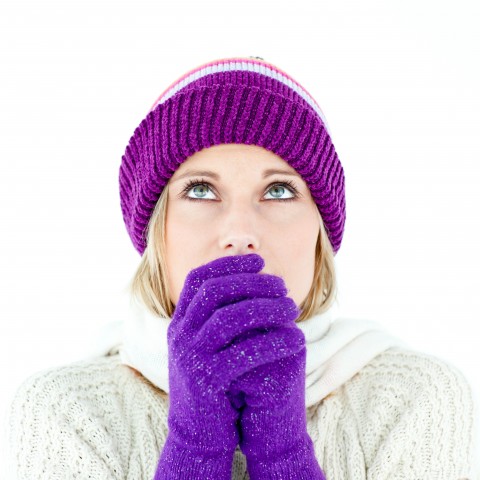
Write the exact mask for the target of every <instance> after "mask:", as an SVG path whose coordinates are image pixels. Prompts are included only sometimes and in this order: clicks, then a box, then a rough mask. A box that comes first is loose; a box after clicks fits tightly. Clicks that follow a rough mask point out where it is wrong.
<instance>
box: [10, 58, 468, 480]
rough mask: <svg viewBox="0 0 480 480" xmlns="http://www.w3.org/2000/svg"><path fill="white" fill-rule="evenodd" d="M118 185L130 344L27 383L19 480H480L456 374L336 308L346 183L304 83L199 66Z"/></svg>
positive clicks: (17, 437)
mask: <svg viewBox="0 0 480 480" xmlns="http://www.w3.org/2000/svg"><path fill="white" fill-rule="evenodd" d="M119 180H120V191H121V208H122V213H123V218H124V221H125V225H126V227H127V231H128V233H129V235H130V238H131V240H132V243H133V245H134V246H135V248H136V249H137V251H138V252H139V253H140V255H142V260H141V263H140V266H139V268H138V270H137V273H136V275H135V277H134V279H133V282H132V292H133V294H134V295H133V298H132V300H133V301H132V302H131V305H130V307H131V310H130V314H129V316H128V318H127V319H126V321H125V324H124V330H123V338H122V341H121V342H120V344H119V345H118V348H107V350H108V351H106V352H105V355H103V356H99V357H96V358H93V359H89V360H86V361H84V362H78V363H76V364H74V365H69V366H66V367H65V368H61V369H55V370H51V371H48V372H41V373H39V374H37V375H35V376H33V377H31V378H30V379H29V380H28V381H27V382H25V383H24V385H22V387H21V388H20V390H19V391H18V393H17V396H16V399H15V401H14V403H13V405H12V415H11V442H12V445H13V453H14V459H15V460H14V461H15V465H16V470H17V471H18V478H20V479H27V478H35V479H38V478H49V479H50V478H94V479H106V478H113V479H156V480H159V479H187V478H188V479H227V478H228V479H230V478H234V479H240V478H242V479H243V478H251V479H277V478H278V479H279V478H284V479H304V478H305V479H307V478H308V479H310V480H312V479H325V478H327V479H335V480H338V479H347V478H348V479H367V478H368V479H378V480H380V479H382V480H383V479H384V480H386V479H392V480H393V479H417V478H418V479H420V478H421V479H429V478H430V479H436V480H438V479H445V480H447V479H448V480H451V479H461V478H473V475H474V472H473V455H474V440H473V438H474V433H473V401H472V395H471V391H470V388H469V386H468V385H467V383H466V381H465V379H464V377H463V375H462V374H461V373H460V372H459V371H458V370H456V369H455V368H454V367H452V366H450V365H447V364H446V363H444V362H442V361H441V360H439V359H436V358H434V357H431V356H429V355H425V354H422V353H419V352H414V351H411V350H409V349H408V348H406V347H405V346H404V345H403V344H402V342H400V341H399V340H397V339H395V338H392V337H390V336H389V335H387V334H386V333H384V332H382V331H381V329H380V328H378V326H376V325H375V324H374V323H372V322H367V321H360V320H351V319H345V318H338V317H337V315H336V313H335V295H336V281H335V267H334V255H335V254H336V253H337V252H338V250H339V248H340V245H341V241H342V238H343V232H344V226H345V219H346V214H345V183H344V172H343V168H342V165H341V164H340V161H339V158H338V156H337V153H336V150H335V147H334V145H333V143H332V140H331V137H330V132H329V127H328V125H327V122H326V119H325V117H324V115H323V113H322V111H321V109H320V108H319V106H318V105H317V103H316V102H315V101H314V100H313V99H312V97H311V96H310V95H309V94H308V92H306V90H305V89H304V88H303V87H302V86H301V85H300V84H299V83H298V82H297V81H295V80H294V79H293V78H291V77H290V76H289V75H287V74H286V73H285V72H283V71H281V70H280V69H278V68H277V67H275V66H274V65H271V64H269V63H267V62H265V61H263V60H262V59H259V58H254V57H249V58H232V59H222V60H217V61H214V62H210V63H209V64H205V65H202V66H200V67H198V68H195V69H194V70H192V71H190V72H188V73H187V74H185V75H184V76H182V77H181V78H179V79H178V80H177V81H175V82H174V83H173V84H172V85H170V87H169V88H168V89H167V90H165V91H164V92H163V94H162V95H161V96H160V97H159V99H158V100H157V101H156V102H155V103H154V105H153V106H152V108H151V110H150V112H149V113H148V115H147V116H146V117H145V118H144V120H143V121H142V122H141V123H140V125H139V126H138V127H137V129H136V130H135V132H134V134H133V136H132V137H131V139H130V142H129V144H128V146H127V148H126V151H125V155H124V156H123V157H122V164H121V166H120V175H119ZM111 346H112V347H113V345H111Z"/></svg>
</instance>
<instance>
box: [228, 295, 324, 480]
mask: <svg viewBox="0 0 480 480" xmlns="http://www.w3.org/2000/svg"><path fill="white" fill-rule="evenodd" d="M292 303H293V300H292ZM288 311H289V312H290V313H289V315H290V317H289V320H290V323H289V325H290V327H291V328H290V329H286V330H284V334H283V339H282V343H281V346H279V345H278V344H277V343H275V342H272V348H273V349H277V348H285V346H287V345H292V347H293V345H295V346H298V332H300V333H301V335H302V338H303V342H302V345H301V347H300V348H299V349H298V348H297V349H296V352H295V353H294V354H292V355H290V356H288V357H284V358H282V359H280V360H278V361H274V362H271V363H268V364H264V365H261V366H260V367H257V368H255V369H253V370H251V371H249V372H247V373H245V374H244V375H242V376H241V377H240V378H239V379H238V380H237V381H235V382H233V384H232V387H231V392H230V394H231V396H232V398H234V399H235V400H236V402H237V407H240V410H241V418H240V425H241V427H240V430H241V432H240V438H241V440H240V448H241V449H242V451H243V453H244V454H245V456H246V459H247V467H248V473H249V476H250V478H251V480H257V479H262V480H267V479H279V478H282V479H295V480H299V479H306V480H307V479H308V480H325V475H324V473H323V472H322V470H321V468H320V466H319V464H318V462H317V460H316V458H315V452H314V449H313V442H312V440H311V438H310V436H309V435H308V433H307V419H306V406H305V368H306V357H307V351H306V346H305V337H304V335H303V332H302V331H301V330H300V329H299V328H298V326H297V325H296V323H295V320H296V318H297V317H298V315H295V314H294V309H293V308H290V309H289V310H288ZM272 314H274V313H273V312H272ZM241 401H242V402H244V404H245V405H244V406H243V407H242V406H241V405H240V402H241Z"/></svg>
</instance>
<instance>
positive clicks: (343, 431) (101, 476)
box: [9, 347, 477, 480]
mask: <svg viewBox="0 0 480 480" xmlns="http://www.w3.org/2000/svg"><path fill="white" fill-rule="evenodd" d="M473 412H474V406H473V399H472V393H471V390H470V387H469V386H468V384H467V382H466V380H465V377H464V376H463V374H462V373H460V372H459V371H458V370H457V369H456V368H455V367H453V366H451V365H449V364H447V363H446V362H444V361H442V360H439V359H437V358H435V357H432V356H430V355H427V354H423V353H418V352H414V351H411V350H407V349H404V348H398V347H397V348H392V349H390V350H387V351H385V352H383V353H381V354H379V355H378V356H377V357H375V358H374V359H373V360H372V361H371V362H369V363H368V364H367V365H366V366H365V367H363V368H362V369H361V370H360V372H359V373H357V374H356V375H355V376H354V377H353V378H351V379H350V380H349V381H347V382H346V383H345V384H343V385H342V386H341V387H340V388H338V389H337V390H336V391H334V392H333V393H332V394H330V395H328V396H327V397H326V398H325V399H324V400H323V401H321V402H319V403H317V404H316V405H313V406H312V407H309V408H308V409H307V431H308V433H309V435H310V437H311V438H312V441H313V443H314V447H315V455H316V456H317V459H318V461H319V463H320V465H322V468H323V470H324V472H325V474H326V477H327V479H334V480H342V479H355V480H362V479H365V480H367V479H368V480H400V479H405V480H407V479H408V480H414V479H422V480H428V479H431V480H458V479H464V478H469V479H473V478H475V479H476V478H477V477H475V476H474V474H473V472H472V471H471V469H472V463H473ZM167 417H168V396H167V395H164V394H163V393H162V392H161V391H160V390H159V389H158V388H156V387H154V386H153V385H152V384H151V383H150V382H149V381H148V380H146V379H145V378H144V377H143V376H142V375H140V374H139V373H138V372H136V371H135V370H133V369H132V368H130V367H128V366H126V365H124V364H122V363H121V361H120V358H119V356H118V354H115V355H112V356H109V357H101V358H98V359H95V360H93V361H83V362H77V363H75V364H71V365H68V366H65V367H61V368H55V369H50V370H47V371H43V372H39V373H37V374H35V375H33V376H32V377H30V378H29V379H27V380H26V381H25V382H24V383H23V384H22V386H21V387H20V388H19V390H18V391H17V393H16V396H15V398H14V401H13V403H12V405H11V414H10V425H9V437H10V445H11V448H12V450H11V461H12V465H13V467H14V468H15V469H16V470H17V472H18V474H17V475H18V477H17V478H18V480H26V479H28V480H33V479H35V480H47V479H48V480H53V479H87V478H90V479H98V480H105V479H114V480H117V479H118V480H120V479H121V480H126V479H128V480H143V479H144V480H151V479H152V478H153V475H154V472H155V468H156V464H157V460H158V457H159V454H160V452H161V450H162V447H163V445H164V444H165V440H166V437H167V429H168V426H167ZM232 461H233V462H232V479H235V480H239V479H248V478H249V477H248V473H247V472H246V461H245V456H244V455H243V453H242V452H241V451H240V450H239V448H238V447H237V450H236V451H235V454H234V458H233V459H232Z"/></svg>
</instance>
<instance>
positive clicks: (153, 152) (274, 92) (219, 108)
mask: <svg viewBox="0 0 480 480" xmlns="http://www.w3.org/2000/svg"><path fill="white" fill-rule="evenodd" d="M208 65H209V66H208V67H204V68H203V69H202V68H197V69H195V70H194V71H192V72H194V73H192V74H191V75H190V77H189V76H188V74H187V75H184V76H183V77H181V78H180V79H179V80H178V81H177V82H175V83H174V84H173V85H172V86H171V87H170V88H169V89H168V90H167V92H166V93H165V94H164V95H163V96H161V98H160V99H159V100H158V101H157V102H156V103H155V104H154V107H153V109H152V110H151V111H150V112H149V113H148V114H147V116H146V117H145V118H144V119H143V120H142V122H141V123H140V125H139V126H138V127H137V128H136V129H135V132H134V134H133V135H132V137H131V138H130V141H129V144H128V146H127V147H126V150H125V154H124V155H123V157H122V163H121V166H120V171H119V182H120V201H121V208H122V213H123V219H124V222H125V225H126V228H127V231H128V233H129V235H130V237H131V240H132V242H133V244H134V246H135V248H136V249H137V251H138V252H139V253H140V254H142V253H143V251H144V250H145V246H146V237H145V228H146V226H147V224H148V221H149V219H150V216H151V214H152V212H153V209H154V207H155V204H156V202H157V201H158V198H159V197H160V194H161V192H162V190H163V188H164V186H165V185H166V183H167V182H168V180H169V179H170V177H171V176H172V175H173V173H174V172H175V170H176V169H177V168H178V167H179V165H180V164H181V163H182V162H184V161H185V160H186V159H187V158H188V157H189V156H191V155H192V154H193V153H195V152H197V151H200V150H202V149H203V148H207V147H210V146H213V145H217V144H223V143H243V144H254V145H258V146H261V147H264V148H266V149H268V150H270V151H272V152H274V153H276V154H277V155H279V156H280V157H281V158H282V159H283V160H285V161H286V162H287V163H288V164H289V165H290V166H291V167H292V168H294V169H295V170H296V171H297V172H298V173H299V174H300V175H301V176H302V178H303V179H304V181H305V182H306V184H307V185H308V187H309V189H310V192H311V194H312V197H313V199H314V201H315V203H316V204H317V206H318V209H319V211H320V214H321V217H322V220H323V222H324V224H325V227H326V230H327V234H328V236H329V239H330V243H331V244H332V247H333V250H334V253H336V252H337V251H338V249H339V248H340V244H341V241H342V237H343V232H344V225H345V219H346V210H345V178H344V172H343V168H342V165H341V163H340V161H339V159H338V156H337V152H336V150H335V147H334V145H333V143H332V140H331V138H330V135H329V133H328V128H327V125H326V121H325V117H324V116H323V113H322V112H321V110H320V107H318V105H317V104H316V102H315V101H314V100H313V99H312V98H311V97H310V96H309V95H308V93H307V92H306V91H305V90H304V89H303V88H302V87H301V86H300V84H299V83H298V82H296V81H295V80H293V79H292V78H291V77H289V76H287V74H285V73H284V72H281V71H280V70H279V69H278V68H276V67H274V66H272V65H270V66H269V67H266V66H265V63H263V62H258V61H256V60H246V59H242V60H241V61H235V59H227V60H221V61H220V60H219V61H217V62H212V63H210V64H208ZM213 67H215V68H213ZM249 69H254V71H249ZM187 79H190V80H189V83H186V80H187Z"/></svg>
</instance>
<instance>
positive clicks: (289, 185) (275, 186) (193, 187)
mask: <svg viewBox="0 0 480 480" xmlns="http://www.w3.org/2000/svg"><path fill="white" fill-rule="evenodd" d="M208 191H210V192H213V189H212V186H211V185H210V183H208V182H206V181H204V180H203V179H191V180H189V181H188V182H187V184H186V185H185V187H184V188H183V190H182V191H181V192H180V195H179V197H180V198H184V199H186V200H191V201H194V202H196V201H202V200H214V199H212V198H207V197H206V195H207V193H208ZM270 191H272V195H273V198H270V199H267V200H278V201H281V202H288V201H292V200H296V199H297V198H298V197H299V196H300V195H299V193H298V189H297V188H296V187H295V184H294V183H293V182H292V181H291V180H283V181H278V182H275V183H272V184H270V185H269V186H268V188H267V191H266V193H265V194H269V192H270ZM190 192H192V193H193V194H194V195H199V196H197V197H191V196H189V195H188V194H189V193H190ZM285 193H290V195H291V196H290V197H286V198H281V197H282V195H284V194H285Z"/></svg>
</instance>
